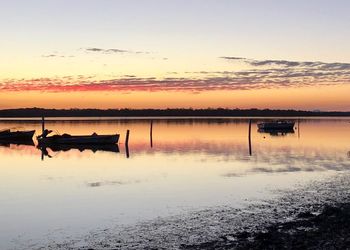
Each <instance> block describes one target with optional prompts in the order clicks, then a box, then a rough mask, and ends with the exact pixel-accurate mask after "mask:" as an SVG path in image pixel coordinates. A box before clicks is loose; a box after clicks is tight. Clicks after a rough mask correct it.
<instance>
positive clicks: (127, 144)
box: [125, 129, 130, 158]
mask: <svg viewBox="0 0 350 250" xmlns="http://www.w3.org/2000/svg"><path fill="white" fill-rule="evenodd" d="M129 134H130V130H129V129H128V130H127V131H126V136H125V152H126V158H129Z"/></svg>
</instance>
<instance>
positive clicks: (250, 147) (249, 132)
mask: <svg viewBox="0 0 350 250" xmlns="http://www.w3.org/2000/svg"><path fill="white" fill-rule="evenodd" d="M251 133H252V120H251V119H249V129H248V144H249V155H252V140H251Z"/></svg>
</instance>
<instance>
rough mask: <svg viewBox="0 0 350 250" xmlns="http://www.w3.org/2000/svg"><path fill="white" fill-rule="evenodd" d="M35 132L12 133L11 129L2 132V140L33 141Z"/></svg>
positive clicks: (0, 138)
mask: <svg viewBox="0 0 350 250" xmlns="http://www.w3.org/2000/svg"><path fill="white" fill-rule="evenodd" d="M34 133H35V130H28V131H11V129H5V130H2V131H0V140H11V141H16V140H29V141H30V140H32V138H33V136H34Z"/></svg>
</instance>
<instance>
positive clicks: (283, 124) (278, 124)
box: [258, 120, 295, 130]
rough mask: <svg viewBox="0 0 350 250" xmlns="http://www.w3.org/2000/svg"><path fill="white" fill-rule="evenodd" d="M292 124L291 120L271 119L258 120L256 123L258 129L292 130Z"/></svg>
mask: <svg viewBox="0 0 350 250" xmlns="http://www.w3.org/2000/svg"><path fill="white" fill-rule="evenodd" d="M294 124H295V122H293V121H281V120H279V121H271V122H260V123H258V128H259V129H264V130H273V129H277V130H281V129H282V130H283V129H285V130H294Z"/></svg>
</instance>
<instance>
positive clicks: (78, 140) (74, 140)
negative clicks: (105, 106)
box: [37, 130, 119, 145]
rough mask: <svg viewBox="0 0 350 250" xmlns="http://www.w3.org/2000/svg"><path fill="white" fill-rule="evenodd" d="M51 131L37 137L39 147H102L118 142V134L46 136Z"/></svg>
mask: <svg viewBox="0 0 350 250" xmlns="http://www.w3.org/2000/svg"><path fill="white" fill-rule="evenodd" d="M51 132H52V131H48V130H47V132H46V133H45V135H44V136H43V135H40V136H38V137H37V140H38V144H39V145H57V144H59V145H84V144H86V145H103V144H116V143H118V140H119V134H115V135H98V134H96V133H93V134H92V135H70V134H63V135H53V136H46V135H48V134H49V133H51Z"/></svg>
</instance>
